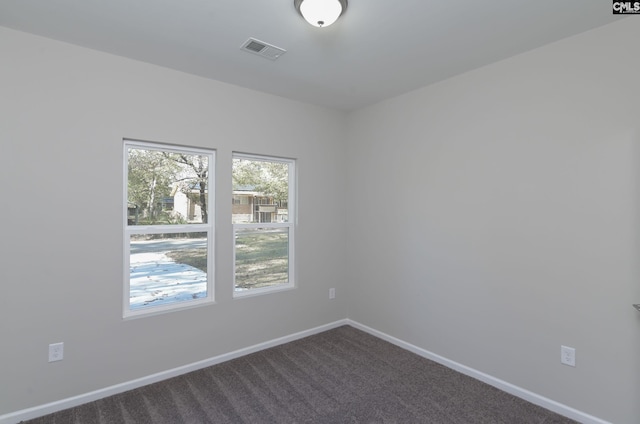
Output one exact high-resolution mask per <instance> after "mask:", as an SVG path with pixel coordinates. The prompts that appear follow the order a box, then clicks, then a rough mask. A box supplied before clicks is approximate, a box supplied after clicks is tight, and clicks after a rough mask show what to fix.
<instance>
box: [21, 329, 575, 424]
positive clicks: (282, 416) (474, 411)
mask: <svg viewBox="0 0 640 424" xmlns="http://www.w3.org/2000/svg"><path fill="white" fill-rule="evenodd" d="M26 423H28V424H60V423H64V424H94V423H101V424H102V423H104V424H119V423H126V424H130V423H136V424H138V423H140V424H141V423H154V424H165V423H166V424H176V423H278V424H282V423H326V424H334V423H402V424H405V423H434V424H435V423H437V424H468V423H491V424H500V423H505V424H506V423H509V424H512V423H518V424H524V423H536V424H542V423H544V424H551V423H557V424H559V423H575V421H572V420H570V419H568V418H564V417H562V416H560V415H557V414H554V413H553V412H550V411H548V410H545V409H543V408H540V407H538V406H535V405H533V404H531V403H528V402H526V401H524V400H522V399H519V398H516V397H514V396H511V395H509V394H507V393H504V392H502V391H500V390H498V389H496V388H494V387H492V386H489V385H487V384H484V383H482V382H480V381H477V380H474V379H472V378H470V377H467V376H465V375H462V374H460V373H457V372H455V371H452V370H450V369H448V368H446V367H444V366H442V365H439V364H437V363H435V362H432V361H429V360H427V359H424V358H422V357H420V356H418V355H415V354H413V353H411V352H408V351H406V350H403V349H401V348H399V347H397V346H394V345H392V344H390V343H387V342H385V341H383V340H380V339H378V338H376V337H373V336H371V335H369V334H367V333H364V332H362V331H359V330H357V329H355V328H352V327H349V326H344V327H340V328H336V329H333V330H330V331H327V332H324V333H321V334H317V335H314V336H311V337H307V338H304V339H301V340H297V341H294V342H291V343H287V344H284V345H281V346H277V347H274V348H271V349H267V350H264V351H261V352H257V353H254V354H251V355H247V356H244V357H242V358H238V359H234V360H231V361H228V362H225V363H222V364H219V365H215V366H212V367H209V368H205V369H202V370H199V371H195V372H192V373H189V374H185V375H182V376H179V377H175V378H171V379H169V380H165V381H162V382H159V383H155V384H151V385H148V386H145V387H141V388H139V389H136V390H131V391H129V392H125V393H121V394H118V395H115V396H111V397H108V398H105V399H101V400H98V401H95V402H91V403H88V404H85V405H81V406H78V407H76V408H71V409H68V410H65V411H60V412H56V413H54V414H50V415H47V416H44V417H41V418H37V419H34V420H30V421H27V422H26Z"/></svg>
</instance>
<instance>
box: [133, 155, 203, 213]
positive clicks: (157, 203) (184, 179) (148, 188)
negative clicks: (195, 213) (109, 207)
mask: <svg viewBox="0 0 640 424" xmlns="http://www.w3.org/2000/svg"><path fill="white" fill-rule="evenodd" d="M127 163H128V168H127V172H128V181H127V187H128V188H127V202H128V206H129V207H132V206H136V207H137V210H138V217H137V219H138V220H137V224H141V225H144V224H162V223H167V224H176V223H185V222H186V221H185V220H184V217H179V216H178V215H176V214H170V213H169V212H168V211H166V210H163V208H162V204H163V200H164V199H168V198H171V197H173V196H174V194H175V193H176V191H177V190H180V191H182V192H184V193H186V194H187V195H189V196H191V193H192V192H193V191H194V190H195V191H197V192H198V195H196V196H193V197H192V198H193V200H194V201H196V203H198V205H199V206H200V208H201V210H202V213H203V217H202V219H203V220H202V222H205V223H206V222H207V215H206V212H207V207H206V201H207V198H206V194H207V182H208V170H209V167H208V165H209V164H208V156H206V155H196V154H184V153H173V152H168V151H161V150H153V149H144V148H138V147H130V148H129V149H128V162H127Z"/></svg>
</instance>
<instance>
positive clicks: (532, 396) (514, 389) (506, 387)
mask: <svg viewBox="0 0 640 424" xmlns="http://www.w3.org/2000/svg"><path fill="white" fill-rule="evenodd" d="M347 324H348V325H350V326H352V327H354V328H357V329H359V330H362V331H364V332H366V333H369V334H371V335H373V336H376V337H378V338H380V339H382V340H386V341H388V342H389V343H392V344H394V345H396V346H399V347H401V348H403V349H406V350H408V351H410V352H413V353H415V354H417V355H420V356H422V357H423V358H427V359H430V360H432V361H434V362H437V363H439V364H442V365H444V366H445V367H447V368H451V369H453V370H455V371H458V372H460V373H462V374H465V375H468V376H469V377H473V378H475V379H476V380H480V381H482V382H484V383H487V384H489V385H491V386H493V387H496V388H498V389H500V390H502V391H504V392H507V393H509V394H512V395H514V396H517V397H519V398H521V399H524V400H526V401H528V402H531V403H533V404H535V405H538V406H541V407H543V408H545V409H548V410H550V411H553V412H555V413H558V414H560V415H564V416H565V417H567V418H571V419H572V420H575V421H578V422H580V423H583V424H611V423H609V422H608V421H604V420H602V419H600V418H597V417H594V416H592V415H589V414H586V413H584V412H582V411H578V410H576V409H574V408H571V407H569V406H566V405H563V404H561V403H559V402H556V401H554V400H551V399H548V398H546V397H544V396H540V395H538V394H536V393H533V392H530V391H529V390H526V389H523V388H521V387H518V386H515V385H513V384H511V383H508V382H506V381H504V380H500V379H499V378H496V377H492V376H490V375H488V374H485V373H483V372H481V371H478V370H475V369H473V368H470V367H468V366H466V365H462V364H460V363H458V362H455V361H452V360H450V359H447V358H444V357H442V356H440V355H437V354H435V353H433V352H429V351H428V350H425V349H422V348H420V347H418V346H415V345H412V344H411V343H407V342H405V341H403V340H400V339H397V338H395V337H393V336H390V335H388V334H386V333H383V332H381V331H378V330H375V329H373V328H371V327H367V326H366V325H363V324H360V323H359V322H356V321H352V320H350V319H347Z"/></svg>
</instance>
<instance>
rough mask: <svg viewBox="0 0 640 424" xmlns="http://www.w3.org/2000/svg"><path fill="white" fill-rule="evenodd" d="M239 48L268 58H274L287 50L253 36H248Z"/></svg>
mask: <svg viewBox="0 0 640 424" xmlns="http://www.w3.org/2000/svg"><path fill="white" fill-rule="evenodd" d="M240 49H241V50H244V51H245V52H249V53H253V54H257V55H259V56H262V57H266V58H267V59H269V60H276V59H277V58H279V57H280V56H282V55H283V54H285V53H286V52H287V51H286V50H285V49H281V48H280V47H276V46H274V45H271V44H269V43H265V42H264V41H260V40H256V39H255V38H249V39H248V40H247V41H245V42H244V44H243V45H242V46H240Z"/></svg>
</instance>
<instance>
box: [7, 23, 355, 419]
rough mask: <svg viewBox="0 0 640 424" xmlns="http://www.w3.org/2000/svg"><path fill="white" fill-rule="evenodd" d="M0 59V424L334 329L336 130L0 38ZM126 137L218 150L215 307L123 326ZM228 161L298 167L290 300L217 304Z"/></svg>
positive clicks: (341, 246) (267, 99)
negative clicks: (252, 159)
mask: <svg viewBox="0 0 640 424" xmlns="http://www.w3.org/2000/svg"><path fill="white" fill-rule="evenodd" d="M0 57H2V60H1V61H2V64H1V65H0V85H1V86H2V89H1V90H0V92H1V93H2V94H1V96H0V117H1V118H0V119H1V122H2V123H1V125H0V140H2V153H1V154H0V172H1V182H2V186H3V188H4V189H3V193H2V199H3V202H2V207H1V214H2V215H1V216H2V222H3V223H4V228H3V231H2V245H3V248H2V254H1V255H0V262H1V263H0V275H1V278H0V284H1V285H2V294H1V295H0V343H1V345H2V348H1V349H0V415H2V414H4V413H8V412H11V411H17V410H20V409H23V408H27V407H32V406H36V405H41V404H44V403H47V402H52V401H56V400H60V399H64V398H67V397H70V396H75V395H79V394H84V393H87V392H90V391H93V390H97V389H101V388H104V387H108V386H111V385H114V384H118V383H121V382H126V381H130V380H133V379H136V378H140V377H144V376H147V375H150V374H153V373H157V372H161V371H164V370H168V369H172V368H175V367H178V366H182V365H185V364H191V363H193V362H196V361H199V360H203V359H208V358H211V357H214V356H217V355H220V354H223V353H228V352H231V351H234V350H237V349H240V348H244V347H247V346H251V345H254V344H257V343H261V342H264V341H268V340H272V339H274V338H278V337H281V336H285V335H290V334H292V333H296V332H299V331H303V330H307V329H310V328H313V327H316V326H319V325H322V324H326V323H329V322H334V321H336V320H339V319H343V318H344V317H345V315H346V309H345V303H344V300H345V299H344V297H341V296H340V295H338V296H337V298H336V299H335V300H332V301H330V300H329V298H328V293H329V288H330V287H335V288H336V289H337V293H338V294H340V293H344V289H343V287H344V282H345V273H346V268H345V259H344V257H345V253H346V249H345V243H344V235H343V234H344V232H345V228H346V224H345V221H344V219H343V217H344V215H345V209H344V208H345V206H344V205H345V197H344V189H343V186H344V180H345V174H346V166H345V160H344V154H343V152H344V132H345V131H344V122H345V121H344V118H342V117H341V116H340V114H338V113H337V112H334V111H331V110H328V109H323V108H319V107H315V106H311V105H306V104H301V103H297V102H293V101H289V100H285V99H282V98H278V97H274V96H270V95H266V94H261V93H257V92H254V91H250V90H246V89H243V88H239V87H234V86H230V85H226V84H222V83H219V82H216V81H210V80H207V79H203V78H199V77H195V76H191V75H187V74H183V73H179V72H175V71H172V70H168V69H163V68H159V67H157V66H152V65H148V64H144V63H141V62H135V61H131V60H127V59H123V58H120V57H116V56H111V55H107V54H103V53H99V52H95V51H91V50H87V49H82V48H78V47H75V46H71V45H68V44H64V43H59V42H54V41H51V40H47V39H45V38H39V37H34V36H31V35H27V34H23V33H20V32H16V31H11V30H6V29H0ZM125 137H126V138H133V139H141V140H149V141H157V142H165V143H177V144H184V145H190V146H196V147H206V148H213V149H216V150H217V164H216V165H217V170H216V196H215V201H216V205H215V207H216V231H217V234H216V255H217V256H216V265H217V269H216V274H215V276H216V288H215V295H216V304H215V305H209V306H205V307H199V308H194V309H189V310H183V311H176V312H172V313H166V314H162V315H157V316H152V317H145V318H138V319H130V320H123V319H122V306H121V305H122V290H123V282H122V280H123V228H122V225H123V224H122V216H123V212H122V208H123V193H122V187H123V182H122V179H123V158H122V150H123V149H122V139H123V138H125ZM232 151H241V152H248V153H255V154H269V155H280V156H283V157H291V158H296V159H297V160H298V164H297V165H298V171H299V172H298V183H299V187H300V190H299V193H298V194H299V200H300V207H299V210H298V217H299V220H298V227H297V229H298V232H297V234H296V242H297V243H296V248H297V252H296V253H297V255H296V259H297V263H296V265H297V267H296V277H297V284H298V288H297V289H295V290H289V291H285V292H280V293H274V294H269V295H264V296H256V297H251V298H243V299H237V300H233V299H232V288H233V283H232V243H233V236H232V227H231V197H232V194H231V154H232ZM328 169H331V172H327V170H328ZM327 264H330V266H328V265H327ZM61 341H62V342H64V343H65V358H64V360H63V361H61V362H56V363H47V347H48V345H49V343H55V342H61Z"/></svg>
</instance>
